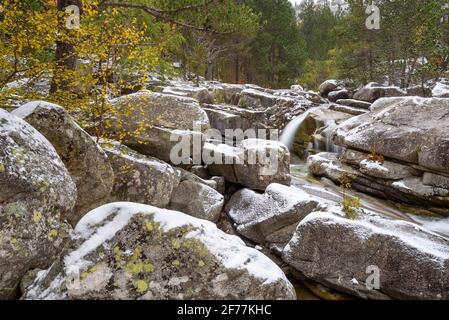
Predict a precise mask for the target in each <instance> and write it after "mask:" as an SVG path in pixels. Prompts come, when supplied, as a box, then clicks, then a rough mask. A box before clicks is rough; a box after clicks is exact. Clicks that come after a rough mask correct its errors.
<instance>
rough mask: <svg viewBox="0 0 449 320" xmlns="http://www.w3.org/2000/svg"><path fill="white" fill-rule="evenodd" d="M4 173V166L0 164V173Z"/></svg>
mask: <svg viewBox="0 0 449 320" xmlns="http://www.w3.org/2000/svg"><path fill="white" fill-rule="evenodd" d="M5 171H6V168H5V165H4V164H3V163H0V173H3V172H5Z"/></svg>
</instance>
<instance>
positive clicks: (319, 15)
mask: <svg viewBox="0 0 449 320" xmlns="http://www.w3.org/2000/svg"><path fill="white" fill-rule="evenodd" d="M296 9H297V10H298V20H299V32H300V35H301V38H302V39H303V40H304V46H305V57H306V62H305V66H304V72H303V74H302V75H301V77H300V78H299V79H298V82H299V83H301V84H302V85H304V86H306V87H308V88H310V89H317V88H318V86H319V85H320V84H321V83H322V82H323V81H325V80H327V79H330V78H334V77H336V76H337V66H336V63H335V60H334V59H335V55H336V47H337V44H338V41H339V39H338V38H337V36H336V33H335V26H336V25H337V24H338V23H339V19H340V16H341V12H333V11H332V9H331V7H330V4H329V3H327V2H315V1H313V0H304V1H302V2H301V3H300V4H299V5H297V7H296Z"/></svg>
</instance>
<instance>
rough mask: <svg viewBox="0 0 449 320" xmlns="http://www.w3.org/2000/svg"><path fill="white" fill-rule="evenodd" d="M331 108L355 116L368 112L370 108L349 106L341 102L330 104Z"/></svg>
mask: <svg viewBox="0 0 449 320" xmlns="http://www.w3.org/2000/svg"><path fill="white" fill-rule="evenodd" d="M329 110H334V111H339V112H344V113H347V114H350V115H353V116H359V115H361V114H365V113H368V110H364V109H360V108H354V107H348V106H344V105H340V104H332V105H330V106H329Z"/></svg>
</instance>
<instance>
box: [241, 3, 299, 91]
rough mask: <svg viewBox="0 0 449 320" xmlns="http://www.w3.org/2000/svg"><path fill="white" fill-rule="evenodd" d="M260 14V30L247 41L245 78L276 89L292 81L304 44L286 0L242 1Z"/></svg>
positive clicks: (295, 74) (295, 76) (295, 75)
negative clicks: (248, 46)
mask: <svg viewBox="0 0 449 320" xmlns="http://www.w3.org/2000/svg"><path fill="white" fill-rule="evenodd" d="M243 3H245V4H246V5H248V6H249V7H251V8H252V9H253V10H254V12H256V13H258V14H259V16H260V24H261V26H260V30H259V31H258V33H257V35H256V37H255V38H254V40H253V41H252V42H251V44H250V49H249V52H250V58H249V60H248V61H247V63H246V65H247V71H246V73H247V79H246V80H247V81H248V82H252V83H257V84H259V85H262V86H266V87H272V88H279V87H287V86H289V85H291V84H293V83H294V82H295V80H296V78H297V77H298V75H299V74H300V73H301V71H302V67H303V63H304V43H303V41H302V39H301V36H300V33H299V27H298V24H297V20H296V13H295V11H294V9H293V7H292V5H291V3H290V2H289V1H288V0H245V1H243Z"/></svg>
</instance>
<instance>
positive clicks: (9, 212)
mask: <svg viewBox="0 0 449 320" xmlns="http://www.w3.org/2000/svg"><path fill="white" fill-rule="evenodd" d="M0 190H1V192H0V299H8V298H13V297H15V295H16V294H17V289H18V285H19V282H20V279H21V278H22V276H23V275H24V274H25V273H26V272H27V271H28V270H30V269H34V268H44V267H47V266H48V265H49V263H50V261H52V259H55V258H56V256H57V255H58V254H59V253H60V251H61V249H62V247H63V245H64V243H65V239H66V238H67V237H68V233H69V232H70V229H71V228H70V226H69V225H68V224H67V223H65V222H64V219H65V218H67V217H70V215H71V213H72V209H73V207H74V205H75V201H76V185H75V183H74V182H73V180H72V178H71V177H70V174H69V172H68V171H67V169H66V168H65V167H64V164H63V163H62V161H61V159H60V158H59V156H58V154H57V152H56V150H55V149H54V148H53V146H52V145H51V144H50V142H48V140H47V139H45V137H44V136H43V135H42V134H40V133H39V132H38V131H37V130H35V129H34V128H33V127H31V126H30V125H29V124H28V123H26V122H25V121H23V120H22V119H20V118H18V117H15V116H13V115H11V114H9V113H7V112H6V111H4V110H2V109H0Z"/></svg>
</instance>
